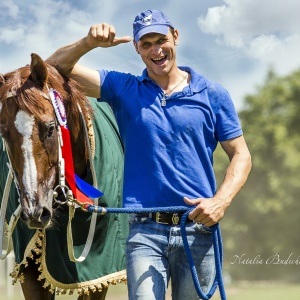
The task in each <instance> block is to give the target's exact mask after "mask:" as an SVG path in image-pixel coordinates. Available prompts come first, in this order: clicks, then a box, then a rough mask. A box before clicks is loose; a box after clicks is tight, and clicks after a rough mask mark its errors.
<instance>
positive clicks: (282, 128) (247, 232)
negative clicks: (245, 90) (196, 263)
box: [215, 70, 300, 280]
mask: <svg viewBox="0 0 300 300" xmlns="http://www.w3.org/2000/svg"><path fill="white" fill-rule="evenodd" d="M299 78H300V70H299V71H296V72H294V73H293V74H290V75H289V76H286V77H279V76H277V75H276V74H275V73H274V72H272V71H269V74H268V76H267V78H266V81H265V83H264V85H262V86H260V87H257V91H256V93H255V94H254V95H248V96H247V97H246V99H245V100H246V105H245V108H244V110H243V111H241V112H240V113H239V116H240V119H241V123H242V126H243V131H244V136H245V139H246V141H247V144H248V147H249V149H250V152H251V155H252V162H253V168H252V171H251V174H250V176H249V179H248V181H247V183H246V185H245V187H244V188H243V190H242V191H241V192H240V193H239V195H238V196H237V197H236V199H235V200H234V202H233V203H232V205H231V206H230V208H229V209H228V211H227V214H226V217H225V218H224V219H223V220H222V222H221V226H222V229H223V236H224V247H225V261H224V264H225V265H224V266H225V268H227V270H228V271H229V273H230V274H231V275H232V276H233V278H234V279H256V280H257V279H281V280H282V279H283V280H299V279H300V275H299V274H300V272H299V268H300V266H299V265H297V264H296V263H295V262H294V263H290V264H288V265H283V264H281V265H277V266H274V265H272V266H271V265H266V260H267V259H268V258H269V257H271V256H272V255H276V254H277V255H278V256H280V258H288V257H289V255H290V254H291V253H292V256H293V258H294V259H297V257H299V256H300V239H299V229H298V228H299V226H298V224H299V221H300V201H299V192H300V184H299V177H300V176H299V175H300V172H299V170H300V158H299V153H300V134H299V133H300V117H299V116H300V105H299V100H300V80H299ZM215 161H216V166H215V171H216V174H217V180H218V182H220V181H221V180H222V177H223V175H224V169H225V168H226V165H227V164H228V161H227V159H226V157H225V156H224V154H223V153H222V151H221V150H220V149H217V151H216V153H215ZM242 254H245V257H249V258H254V257H255V256H256V255H259V256H260V258H262V261H263V263H262V265H260V264H252V265H246V266H245V265H241V264H238V265H237V264H231V263H230V262H232V261H233V260H234V259H233V257H234V256H235V255H239V256H241V255H242Z"/></svg>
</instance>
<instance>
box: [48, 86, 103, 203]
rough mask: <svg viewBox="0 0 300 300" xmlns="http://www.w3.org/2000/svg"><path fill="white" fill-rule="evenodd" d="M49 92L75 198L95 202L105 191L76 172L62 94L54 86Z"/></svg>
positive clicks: (66, 172) (68, 180)
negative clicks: (95, 186) (93, 199)
mask: <svg viewBox="0 0 300 300" xmlns="http://www.w3.org/2000/svg"><path fill="white" fill-rule="evenodd" d="M49 94H50V98H51V102H52V105H53V107H54V111H55V114H56V117H57V120H58V122H59V126H60V130H61V133H62V140H63V144H62V147H61V150H62V157H63V159H64V160H65V176H66V180H67V182H68V184H69V187H70V189H71V190H72V192H73V194H74V196H75V198H76V199H77V200H78V201H79V202H82V203H85V202H88V203H90V204H93V201H92V200H91V199H90V198H99V197H101V196H103V193H102V192H101V191H99V190H98V189H96V188H94V187H93V186H91V185H90V184H88V183H87V182H85V181H84V180H82V179H81V178H80V177H78V176H77V175H76V174H75V171H74V163H73V155H72V148H71V139H70V132H69V129H68V127H67V117H66V111H65V107H64V104H63V100H62V98H61V96H60V94H59V93H58V92H57V91H55V90H54V89H52V88H50V89H49Z"/></svg>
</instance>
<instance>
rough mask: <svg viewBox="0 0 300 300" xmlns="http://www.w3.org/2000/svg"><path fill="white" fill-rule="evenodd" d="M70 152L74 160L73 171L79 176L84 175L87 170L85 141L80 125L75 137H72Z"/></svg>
mask: <svg viewBox="0 0 300 300" xmlns="http://www.w3.org/2000/svg"><path fill="white" fill-rule="evenodd" d="M71 144H72V153H73V162H74V171H75V173H76V174H77V175H78V176H79V177H84V176H85V175H86V170H87V168H86V167H87V159H88V158H87V151H86V142H85V133H84V129H83V128H82V126H80V129H79V133H78V136H77V138H76V139H74V138H72V135H71Z"/></svg>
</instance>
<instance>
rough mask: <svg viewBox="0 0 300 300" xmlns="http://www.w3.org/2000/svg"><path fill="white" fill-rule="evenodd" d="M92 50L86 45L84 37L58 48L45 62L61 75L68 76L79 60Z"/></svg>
mask: <svg viewBox="0 0 300 300" xmlns="http://www.w3.org/2000/svg"><path fill="white" fill-rule="evenodd" d="M92 49H93V47H91V46H90V45H89V44H88V43H87V41H86V37H85V38H82V39H81V40H79V41H77V42H75V43H72V44H70V45H67V46H64V47H61V48H59V49H58V50H57V51H55V52H54V53H53V54H52V55H51V56H50V57H49V58H48V59H47V62H49V63H51V64H52V65H54V66H55V67H56V68H57V69H58V70H59V71H60V72H61V73H63V74H65V75H67V76H69V75H71V73H72V70H73V68H74V66H75V64H76V63H77V62H78V61H79V59H80V58H81V57H82V56H83V55H85V54H86V53H87V52H89V51H90V50H92Z"/></svg>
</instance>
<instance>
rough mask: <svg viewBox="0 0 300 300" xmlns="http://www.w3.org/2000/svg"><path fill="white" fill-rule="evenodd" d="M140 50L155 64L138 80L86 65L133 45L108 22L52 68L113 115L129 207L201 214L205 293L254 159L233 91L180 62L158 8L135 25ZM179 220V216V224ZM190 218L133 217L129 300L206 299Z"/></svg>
mask: <svg viewBox="0 0 300 300" xmlns="http://www.w3.org/2000/svg"><path fill="white" fill-rule="evenodd" d="M133 36H134V40H133V44H134V47H135V49H136V52H137V53H138V54H139V55H140V57H141V59H142V60H143V62H144V63H145V65H146V69H145V70H144V72H143V74H142V76H139V77H136V76H134V75H131V74H124V73H120V72H115V71H107V70H100V71H96V70H91V69H89V68H86V67H83V66H81V65H79V64H77V61H78V60H79V59H80V57H82V56H83V55H84V54H86V53H87V52H88V51H90V50H92V49H94V48H96V47H102V48H105V47H112V46H116V45H119V44H121V43H127V42H129V41H130V40H131V38H130V37H122V38H117V37H116V35H115V29H114V27H113V26H111V25H108V24H98V25H94V26H92V27H91V28H90V31H89V33H88V35H87V36H86V37H84V38H83V39H81V40H79V41H78V42H75V43H73V44H71V45H68V46H66V47H63V48H60V49H59V50H57V51H56V52H55V53H54V54H53V55H52V56H51V57H50V58H49V60H50V61H52V63H54V64H56V65H57V67H58V68H59V69H60V70H61V71H62V72H64V73H65V74H66V75H68V76H71V77H73V78H75V79H76V80H77V81H78V82H79V83H81V85H82V86H83V88H84V91H85V92H86V94H87V95H88V96H91V97H96V98H98V99H99V101H106V102H108V103H109V104H110V106H111V107H112V110H113V112H114V114H115V116H116V120H117V122H118V125H119V129H120V133H121V137H122V140H123V143H124V149H125V171H124V188H123V201H124V206H125V207H128V208H143V207H169V206H183V205H185V206H187V207H195V208H194V209H193V210H192V211H191V213H190V214H189V222H188V223H187V225H186V231H187V235H188V240H189V243H190V248H191V252H192V254H193V258H194V261H195V262H196V267H197V271H198V276H199V278H200V283H201V287H202V289H203V291H204V292H207V290H208V289H209V288H210V286H211V284H212V282H213V280H214V275H215V266H214V260H213V247H212V235H211V229H210V228H209V227H210V226H212V225H213V224H216V223H217V222H219V221H220V220H221V219H222V217H223V215H224V213H225V210H226V208H227V207H228V206H229V205H230V203H231V201H232V200H233V198H234V197H235V195H236V194H237V193H238V192H239V191H240V189H241V188H242V186H243V185H244V184H245V182H246V180H247V177H248V174H249V172H250V169H251V157H250V153H249V151H248V148H247V146H246V143H245V140H244V138H243V135H242V129H241V127H240V124H239V120H238V117H237V114H236V111H235V109H234V106H233V103H232V100H231V98H230V96H229V94H228V93H227V91H226V90H225V89H224V88H223V87H221V86H220V85H219V84H216V83H214V82H211V81H209V80H207V79H206V78H205V77H203V76H202V75H200V74H198V73H196V72H195V71H194V70H192V69H191V68H189V67H178V66H177V64H176V46H177V45H178V42H179V32H178V30H177V29H175V27H174V26H173V25H172V23H171V22H170V20H169V19H168V17H167V16H166V15H165V14H164V13H162V12H161V11H158V10H154V9H153V10H147V11H144V12H142V13H141V14H139V15H138V16H136V18H135V20H134V23H133ZM218 142H220V143H221V145H222V147H223V149H224V151H225V152H226V154H227V155H228V157H229V160H230V163H229V166H228V169H227V171H226V174H225V177H224V181H223V183H222V185H221V186H220V187H219V188H218V189H217V188H216V182H215V176H214V173H213V168H212V162H213V158H212V154H213V151H214V150H215V148H216V146H217V143H218ZM178 217H179V218H178ZM180 217H181V214H178V215H176V214H175V215H174V214H170V213H161V214H157V213H156V214H154V213H153V214H139V215H136V214H133V215H132V216H131V225H130V232H129V237H128V240H127V277H128V290H129V292H128V293H129V299H145V300H150V299H164V298H165V292H166V289H167V284H168V282H169V279H170V278H171V282H172V297H173V299H180V300H182V299H198V296H197V293H196V290H195V288H194V286H193V282H192V277H191V272H190V269H189V266H188V263H187V259H186V256H185V254H184V249H183V245H182V239H181V234H180V228H179V226H178V221H179V220H180Z"/></svg>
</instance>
